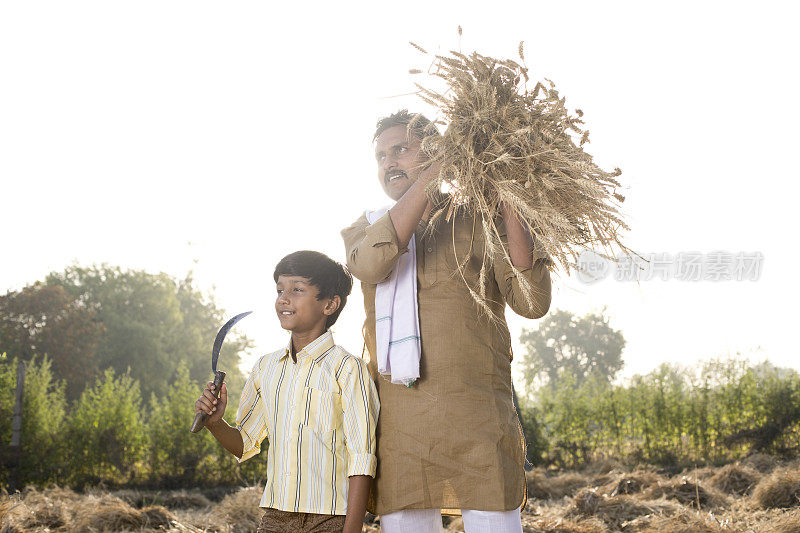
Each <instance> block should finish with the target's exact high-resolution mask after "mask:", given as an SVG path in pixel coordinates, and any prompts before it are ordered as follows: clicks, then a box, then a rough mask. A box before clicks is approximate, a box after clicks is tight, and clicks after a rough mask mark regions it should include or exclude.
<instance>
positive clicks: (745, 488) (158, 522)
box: [0, 455, 800, 533]
mask: <svg viewBox="0 0 800 533" xmlns="http://www.w3.org/2000/svg"><path fill="white" fill-rule="evenodd" d="M260 493H261V491H260V489H259V488H258V487H248V488H241V489H238V490H232V491H228V490H222V489H207V490H196V491H145V490H130V489H127V490H117V491H105V490H102V489H93V490H88V491H86V492H85V493H81V494H78V493H76V492H73V491H71V490H69V489H65V488H59V487H53V488H48V489H43V490H36V489H32V488H31V489H28V490H25V491H23V492H22V493H19V494H14V495H7V494H4V495H2V499H0V524H1V525H0V533H16V532H21V531H34V532H36V531H38V532H45V531H75V532H103V531H109V532H111V531H115V532H116V531H172V532H177V531H191V532H201V531H202V532H218V533H242V532H249V531H254V530H255V527H256V524H257V523H258V520H259V518H260V512H259V510H258V508H257V504H258V499H259V497H260ZM528 493H529V499H528V504H527V505H526V507H525V510H524V513H523V525H524V531H525V532H526V533H538V532H558V533H605V532H614V531H623V532H659V533H714V532H741V533H744V532H770V533H772V532H774V533H800V462H798V461H793V462H786V461H783V462H781V461H778V460H776V459H774V458H773V457H770V456H766V455H754V456H751V457H749V458H748V459H746V460H744V461H742V462H739V463H734V464H729V465H726V466H723V467H717V468H712V467H704V468H697V469H691V470H686V471H683V472H680V473H676V474H674V475H669V474H666V473H664V472H663V471H659V470H657V469H655V468H653V467H637V468H633V469H631V468H625V467H622V466H620V465H619V464H616V463H614V462H611V461H606V462H600V463H595V464H592V465H590V466H589V467H587V468H586V469H584V470H581V471H545V470H540V469H537V470H534V471H533V472H531V473H529V476H528ZM445 529H446V531H452V532H456V531H463V526H462V523H461V519H460V518H450V517H446V518H445ZM379 530H380V528H379V520H378V519H376V518H375V517H372V516H368V518H367V520H366V521H365V525H364V531H366V532H377V531H379Z"/></svg>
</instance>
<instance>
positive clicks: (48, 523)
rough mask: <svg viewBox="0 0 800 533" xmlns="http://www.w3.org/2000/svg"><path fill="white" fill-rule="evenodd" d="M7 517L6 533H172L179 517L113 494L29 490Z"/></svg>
mask: <svg viewBox="0 0 800 533" xmlns="http://www.w3.org/2000/svg"><path fill="white" fill-rule="evenodd" d="M7 502H14V503H13V504H12V506H11V508H10V509H9V510H8V512H6V513H4V515H5V516H2V517H0V518H1V520H0V524H2V530H0V531H3V532H4V533H11V532H14V531H75V532H77V533H80V532H102V531H109V532H110V531H129V530H147V529H151V530H155V529H169V528H171V527H173V526H176V525H177V524H178V521H177V519H176V517H175V516H174V515H173V514H172V513H170V512H169V511H168V510H167V509H165V508H164V507H162V506H157V505H156V506H149V507H146V508H144V509H141V510H140V509H135V508H133V507H131V505H129V504H128V503H126V502H124V501H123V500H121V499H120V498H117V497H116V496H112V495H110V494H105V493H102V494H100V493H98V494H89V495H86V496H80V495H78V494H76V493H74V492H72V491H71V490H69V489H63V488H50V489H45V490H43V491H41V492H39V491H36V490H35V489H26V490H25V491H24V492H23V493H21V494H19V495H16V496H15V497H11V498H8V499H6V500H4V502H3V506H4V507H5V506H7V505H8V503H7Z"/></svg>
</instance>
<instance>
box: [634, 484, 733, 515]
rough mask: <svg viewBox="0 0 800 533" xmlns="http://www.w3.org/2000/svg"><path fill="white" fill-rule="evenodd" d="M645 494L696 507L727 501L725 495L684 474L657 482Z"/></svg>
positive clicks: (653, 497)
mask: <svg viewBox="0 0 800 533" xmlns="http://www.w3.org/2000/svg"><path fill="white" fill-rule="evenodd" d="M645 496H646V497H647V498H649V499H658V498H668V499H672V500H677V501H678V502H680V503H682V504H683V505H686V506H689V507H695V508H697V509H706V508H708V507H720V506H723V505H725V504H727V503H728V501H727V498H726V497H725V495H723V494H721V493H720V492H718V491H717V490H715V489H712V488H710V487H706V486H704V485H701V484H700V483H698V482H696V481H692V480H691V479H690V478H688V477H686V476H682V477H680V478H676V479H670V480H668V481H665V482H661V483H658V484H657V485H656V486H654V487H650V489H648V490H647V491H645Z"/></svg>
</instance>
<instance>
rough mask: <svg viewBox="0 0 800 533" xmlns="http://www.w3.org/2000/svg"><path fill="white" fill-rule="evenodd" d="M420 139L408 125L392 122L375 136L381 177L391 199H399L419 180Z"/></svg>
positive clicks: (384, 188)
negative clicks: (409, 129)
mask: <svg viewBox="0 0 800 533" xmlns="http://www.w3.org/2000/svg"><path fill="white" fill-rule="evenodd" d="M419 149H420V140H419V139H418V138H417V136H416V135H414V134H413V133H410V132H409V131H408V129H407V128H406V127H405V126H392V127H391V128H387V129H386V130H384V131H383V132H382V133H381V134H380V135H378V138H377V139H375V160H376V161H377V162H378V179H379V180H380V182H381V187H383V190H384V192H386V194H387V195H388V196H389V198H391V199H392V200H395V201H397V200H399V199H400V198H401V197H402V196H403V195H404V194H405V192H406V191H407V190H408V189H409V188H410V187H411V185H412V184H413V183H414V182H415V181H416V180H417V175H418V172H419V169H418V168H416V167H417V166H418V165H419V161H418V160H417V156H418V155H419Z"/></svg>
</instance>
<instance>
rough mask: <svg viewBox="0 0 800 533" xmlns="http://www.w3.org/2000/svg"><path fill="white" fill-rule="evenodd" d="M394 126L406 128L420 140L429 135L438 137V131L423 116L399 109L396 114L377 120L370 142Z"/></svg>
mask: <svg viewBox="0 0 800 533" xmlns="http://www.w3.org/2000/svg"><path fill="white" fill-rule="evenodd" d="M394 126H405V127H407V128H408V131H410V132H413V133H414V135H416V136H417V138H418V139H420V140H422V139H424V138H425V137H427V136H429V135H439V130H437V129H436V126H435V125H434V124H433V122H431V121H430V120H428V119H427V118H426V117H425V115H422V114H420V113H409V112H408V109H401V110H400V111H398V112H397V113H393V114H391V115H389V116H388V117H383V118H382V119H380V120H378V124H377V126H376V128H375V135H374V136H373V137H372V140H373V141H374V140H375V139H377V138H378V136H379V135H380V134H381V133H383V132H384V131H386V130H388V129H389V128H392V127H394Z"/></svg>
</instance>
